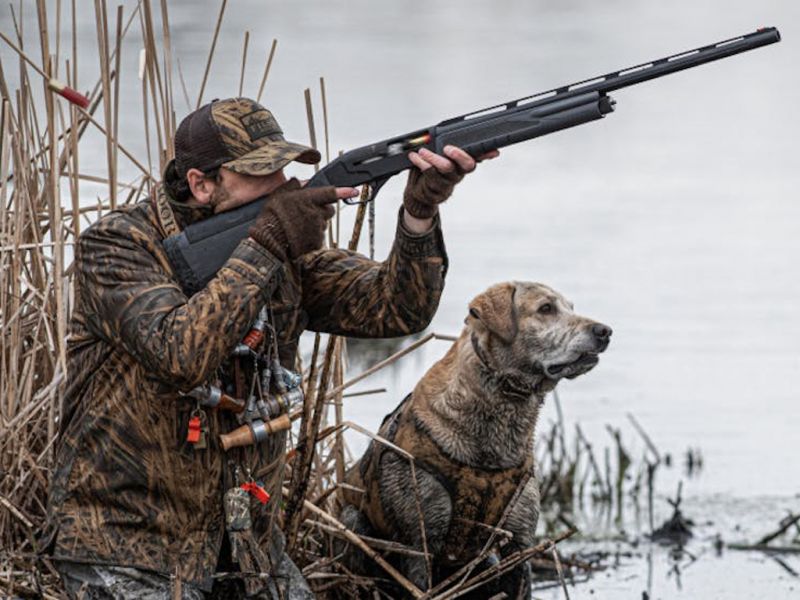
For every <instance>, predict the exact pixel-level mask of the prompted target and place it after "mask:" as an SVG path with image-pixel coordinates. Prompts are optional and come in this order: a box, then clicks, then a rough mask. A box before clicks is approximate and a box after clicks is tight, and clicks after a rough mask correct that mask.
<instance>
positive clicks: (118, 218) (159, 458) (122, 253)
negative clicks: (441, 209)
mask: <svg viewBox="0 0 800 600" xmlns="http://www.w3.org/2000/svg"><path fill="white" fill-rule="evenodd" d="M159 193H160V194H163V192H162V191H159ZM162 198H163V196H162ZM155 204H156V203H155V202H151V201H144V202H140V203H138V204H136V205H133V206H131V207H128V208H123V209H120V210H117V211H115V212H113V213H111V214H110V215H108V216H106V217H104V218H102V219H101V220H99V221H98V222H97V223H96V224H94V225H93V226H92V227H90V228H89V229H88V230H87V231H86V232H85V233H83V235H81V237H80V238H79V240H78V244H77V247H76V257H75V277H76V280H75V281H76V293H75V306H74V310H73V316H72V322H71V329H70V337H69V340H68V349H67V369H68V373H67V375H68V377H67V388H66V391H65V395H64V405H63V417H62V422H61V425H60V437H59V440H58V444H57V448H56V464H55V469H54V473H53V476H52V481H51V490H50V497H49V499H48V528H47V537H48V538H49V540H50V541H51V542H52V543H53V545H52V549H53V550H52V552H53V556H54V557H55V558H60V559H67V560H73V561H81V562H90V563H105V564H114V565H123V566H131V567H137V568H144V569H152V570H155V571H159V572H163V573H170V574H171V573H174V572H175V570H176V568H179V569H180V572H181V575H182V577H183V578H184V579H185V580H188V581H192V582H195V583H197V584H198V585H201V587H204V588H207V587H209V585H210V576H211V575H212V574H213V572H214V570H215V568H216V565H217V559H218V556H219V554H220V548H221V544H222V541H223V536H224V516H223V506H222V498H223V494H224V493H225V491H226V489H228V488H229V487H230V486H232V485H235V481H234V479H233V474H232V473H233V470H234V465H238V466H245V467H246V468H249V469H250V472H251V473H260V474H266V475H265V476H263V477H261V479H262V480H263V481H264V482H265V486H266V487H267V490H268V492H269V493H270V495H271V496H272V497H273V499H274V500H273V501H270V502H269V503H267V505H266V506H262V505H260V504H258V503H256V502H252V504H253V509H252V510H253V530H254V534H255V536H256V539H257V540H259V542H260V543H261V544H264V545H266V544H267V542H268V539H269V531H270V530H271V528H272V525H273V522H274V521H273V520H274V518H275V508H276V507H277V506H278V504H279V502H278V500H279V498H280V485H281V479H282V474H283V473H282V472H283V468H282V467H283V462H284V456H285V452H286V436H285V434H283V433H282V434H276V435H272V436H271V437H270V438H269V440H268V441H267V442H265V443H262V444H260V445H259V446H257V447H255V448H254V447H250V448H237V449H233V450H231V451H230V452H228V453H227V454H225V453H224V452H223V451H222V448H221V447H220V446H219V443H218V435H219V434H220V433H225V432H227V431H231V430H232V429H235V428H236V427H237V426H238V423H237V422H236V421H235V419H233V417H232V415H230V414H229V413H224V412H217V411H213V410H205V411H204V412H205V418H206V423H207V427H208V436H207V439H208V448H207V449H206V450H196V449H194V447H193V446H192V445H191V444H190V443H188V442H187V441H186V433H187V427H188V420H189V418H190V415H191V413H192V411H193V410H194V409H195V408H196V406H195V405H194V404H193V403H192V402H191V401H189V400H188V399H187V398H185V397H182V396H180V395H179V391H185V390H189V389H191V388H192V387H194V386H196V385H198V384H200V383H203V382H206V381H209V380H214V379H216V378H220V377H221V378H222V380H223V381H224V379H225V370H226V368H227V360H228V357H229V355H230V353H231V350H232V349H233V348H234V347H235V346H236V344H237V343H238V342H240V341H241V339H242V337H243V336H244V335H245V334H246V333H247V331H248V330H249V328H250V327H251V325H252V323H253V322H254V321H255V319H256V317H257V315H258V312H259V310H260V309H261V307H262V306H263V305H264V304H265V303H269V306H270V307H271V310H272V312H273V315H274V321H275V329H276V331H277V332H278V335H277V337H278V340H277V342H278V347H279V354H280V359H281V363H282V364H283V365H284V366H285V367H287V368H292V367H293V366H294V361H295V354H296V351H297V344H298V338H299V336H300V334H301V333H302V332H303V330H304V329H308V330H311V331H319V332H327V333H335V334H340V335H345V336H360V337H389V336H402V335H407V334H410V333H414V332H417V331H420V330H422V329H423V328H424V327H426V326H427V324H428V323H429V321H430V319H431V318H432V316H433V314H434V312H435V310H436V307H437V305H438V302H439V297H440V295H441V292H442V287H443V282H444V275H445V273H446V268H447V258H446V254H445V250H444V244H443V241H442V236H441V230H440V228H439V226H438V223H437V225H436V226H435V227H434V228H433V229H432V230H431V231H430V232H428V233H425V234H421V235H414V234H411V233H410V232H408V231H407V230H405V229H404V227H403V225H402V224H401V223H400V224H398V228H397V235H396V237H395V241H394V245H393V247H392V250H391V252H390V254H389V257H388V258H387V259H386V260H385V261H384V262H375V261H372V260H369V259H367V258H366V257H364V256H362V255H360V254H357V253H354V252H349V251H346V250H335V249H323V250H319V251H316V252H313V253H310V254H307V255H305V256H303V257H301V258H300V259H298V260H297V261H295V262H294V263H291V264H286V265H283V264H281V263H280V262H279V261H278V260H277V259H276V258H275V257H273V256H272V255H271V254H270V253H268V252H267V251H266V250H264V249H263V248H262V247H261V246H259V245H258V244H256V243H255V242H253V241H252V240H249V239H248V240H245V241H242V242H241V243H240V244H239V246H238V247H237V249H236V250H235V251H234V253H233V255H232V256H231V257H230V258H229V260H228V261H227V262H226V263H225V265H224V267H223V268H222V269H220V271H219V272H218V274H217V275H216V277H214V278H213V279H212V280H211V281H210V282H209V283H208V285H207V286H206V287H205V288H204V289H203V290H202V291H200V292H198V293H197V294H195V295H193V296H192V297H191V298H187V297H186V295H184V293H183V291H182V290H181V288H180V287H179V285H178V284H177V282H176V280H175V279H174V276H173V271H172V268H171V266H170V263H169V262H168V259H167V256H166V254H165V252H164V249H163V246H162V240H163V239H164V237H165V232H164V229H163V228H162V225H161V221H160V220H159V218H158V214H157V211H156V208H155ZM171 204H172V206H173V207H174V216H175V220H176V221H177V224H178V226H180V227H185V226H186V225H187V224H189V223H191V222H194V221H197V220H199V219H201V218H205V217H206V216H208V214H207V213H205V214H204V213H203V212H202V211H198V210H197V209H187V208H186V207H185V206H180V207H178V205H177V204H176V203H171Z"/></svg>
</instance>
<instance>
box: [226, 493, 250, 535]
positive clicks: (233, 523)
mask: <svg viewBox="0 0 800 600" xmlns="http://www.w3.org/2000/svg"><path fill="white" fill-rule="evenodd" d="M252 527H253V520H252V519H251V518H250V496H249V495H248V493H247V492H245V491H244V490H243V489H242V488H238V487H235V488H231V489H229V490H228V491H227V492H225V529H227V530H228V531H249V530H250V529H251V528H252Z"/></svg>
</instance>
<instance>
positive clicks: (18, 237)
mask: <svg viewBox="0 0 800 600" xmlns="http://www.w3.org/2000/svg"><path fill="white" fill-rule="evenodd" d="M156 4H157V6H154V5H156ZM53 5H54V6H55V11H56V18H55V29H54V31H51V29H50V28H49V26H48V23H50V22H51V21H50V20H49V17H50V16H51V15H48V10H49V9H51V8H52V6H53ZM226 5H227V0H222V1H221V5H220V10H219V13H218V16H217V20H216V24H215V28H214V33H213V38H212V41H211V47H210V50H209V54H208V57H207V59H206V63H205V70H204V74H203V77H202V81H201V82H200V86H199V91H198V92H197V95H196V104H195V105H196V106H199V105H200V104H201V103H202V101H203V95H204V92H205V88H206V84H207V80H208V76H209V72H210V69H211V65H212V62H213V59H214V54H215V49H216V48H217V44H218V38H219V33H220V30H221V24H222V20H223V16H224V12H225V8H226ZM35 7H36V13H35V18H36V25H37V30H38V32H39V36H40V37H39V41H40V44H39V46H40V48H39V50H40V56H39V57H38V58H36V57H35V56H33V54H32V53H31V52H30V51H29V50H28V49H24V48H23V45H22V39H23V35H22V28H23V26H24V25H25V19H26V18H29V17H27V16H23V15H17V14H16V13H14V9H13V7H12V8H11V9H10V10H11V12H12V21H13V23H14V31H13V32H12V33H8V32H3V34H4V35H3V41H0V44H3V47H4V50H9V51H10V52H5V51H4V53H3V55H2V56H3V60H2V61H0V97H1V102H0V329H2V337H1V338H0V539H2V544H0V594H3V593H9V594H11V595H15V594H16V595H23V596H36V595H39V596H44V597H58V595H59V591H58V582H57V578H56V577H55V572H54V571H53V569H52V567H51V565H49V563H48V562H47V560H46V559H42V558H41V557H40V556H38V553H39V552H40V550H41V548H39V546H38V541H37V538H38V535H39V534H40V533H41V529H42V526H43V523H44V519H45V510H46V507H45V504H46V498H47V489H48V478H49V476H50V470H51V467H52V464H53V454H54V444H55V443H56V440H57V430H58V426H59V423H60V410H61V399H62V394H63V391H64V385H65V383H66V382H65V364H66V334H67V326H68V321H69V318H70V312H71V308H72V305H73V295H74V288H73V282H72V273H71V260H72V247H73V245H74V244H75V240H76V239H77V237H78V236H79V235H80V233H81V231H83V230H85V228H86V227H87V226H89V225H90V224H91V223H93V222H94V221H95V220H97V219H98V218H100V217H101V216H103V215H104V214H106V213H107V212H108V211H110V210H113V209H114V208H116V207H117V206H120V205H124V204H128V203H131V202H135V201H138V200H139V199H142V198H144V197H146V196H147V195H149V194H150V193H152V191H153V184H154V183H155V182H156V181H157V180H158V179H159V174H160V173H161V172H163V169H164V167H165V166H166V163H167V162H168V161H169V160H170V159H171V158H172V156H173V148H172V138H173V136H174V133H175V129H176V123H177V121H176V110H175V106H174V94H173V72H174V69H173V65H177V66H178V75H179V78H180V82H181V87H182V95H183V97H184V99H185V101H186V104H187V105H191V101H190V98H191V96H190V94H189V90H188V89H187V86H186V83H185V81H184V79H183V73H182V72H181V70H180V67H179V65H180V62H179V61H178V57H177V55H176V54H177V53H176V49H175V48H174V47H173V45H172V40H171V36H170V31H169V15H168V2H167V0H161V1H160V2H159V3H154V2H152V1H151V0H141V2H139V3H138V4H137V5H136V6H135V7H134V8H133V9H132V10H131V11H130V12H128V13H127V14H126V13H125V10H123V7H121V6H119V7H116V9H114V8H113V7H112V6H109V3H108V2H107V0H95V2H94V5H93V9H94V16H95V35H96V43H97V52H98V57H99V58H98V65H97V66H98V67H99V73H100V76H99V78H98V80H97V81H95V82H86V81H84V80H79V73H80V70H79V69H78V58H77V56H78V53H77V35H76V31H75V23H76V16H75V11H76V0H72V2H71V3H70V16H71V24H72V35H71V36H70V39H71V43H70V44H62V41H61V36H60V33H61V31H62V29H63V28H62V23H61V19H62V16H63V15H62V11H61V8H62V2H60V1H56V2H54V3H51V5H48V3H47V2H46V1H45V0H37V2H36V5H35ZM159 22H160V23H161V30H160V33H159V30H158V28H157V24H158V23H159ZM136 25H138V32H137V27H136ZM135 35H138V36H139V39H140V42H141V51H140V71H139V80H140V84H139V85H140V86H141V89H137V90H135V94H132V95H134V96H135V97H141V106H140V110H141V113H142V123H143V125H144V130H143V133H144V137H145V139H146V140H147V149H146V156H144V157H138V156H136V155H134V154H133V153H132V152H131V151H130V150H129V149H128V148H127V147H126V145H125V143H124V142H123V141H122V140H121V139H120V126H119V122H120V98H121V95H122V94H123V93H129V94H130V90H124V89H123V84H122V81H121V79H122V78H121V77H120V69H121V68H123V65H127V64H130V61H129V60H123V58H122V52H123V41H124V40H125V39H126V37H128V36H135ZM249 42H250V36H249V33H247V34H246V35H245V38H244V43H243V50H242V59H241V70H240V77H239V82H240V83H239V89H240V91H244V93H247V89H246V88H247V87H248V85H247V82H248V80H247V78H246V61H247V54H248V47H249V45H250V44H249ZM276 46H277V41H273V42H272V45H271V48H270V50H269V54H268V58H267V60H266V64H265V66H264V70H263V75H262V76H261V79H260V82H259V85H258V89H257V97H258V98H259V99H260V98H261V96H262V94H263V92H264V88H265V85H266V82H267V77H268V74H269V71H270V68H271V65H272V62H273V59H274V56H275V50H276ZM64 50H66V51H67V52H68V53H69V56H68V57H63V56H61V52H62V51H64ZM249 50H250V51H251V52H252V49H249ZM9 57H11V58H9ZM60 69H63V77H64V78H65V79H66V81H67V83H68V84H69V85H70V86H72V87H74V88H76V89H83V90H86V89H88V90H89V91H88V92H87V97H88V99H89V104H88V106H87V108H85V109H84V108H80V107H78V106H76V105H74V104H70V103H68V102H67V101H65V100H64V99H62V98H60V97H57V96H56V95H54V93H53V92H52V91H51V90H50V88H49V87H48V80H49V79H50V78H51V77H56V76H57V75H58V73H59V70H60ZM10 70H16V71H18V72H19V87H18V89H14V90H11V89H9V86H8V82H7V78H6V75H5V74H6V73H7V72H9V71H10ZM253 83H255V82H253ZM89 84H91V85H89ZM320 94H321V99H322V116H323V127H322V131H323V133H324V148H325V156H326V158H328V159H330V140H329V139H328V116H329V115H328V106H327V98H326V89H325V82H324V80H323V79H320ZM307 109H308V115H309V132H310V136H311V137H312V143H313V145H315V146H316V131H317V129H316V127H315V123H314V117H313V112H312V111H311V92H310V91H307ZM181 112H183V111H181ZM90 129H93V130H95V131H97V132H99V133H100V134H101V135H102V136H103V138H104V144H105V164H102V165H97V164H93V165H85V164H81V156H82V155H83V153H82V152H81V146H82V143H83V140H84V134H85V133H86V132H87V131H89V130H90ZM131 168H132V169H133V170H134V171H135V172H136V176H135V177H134V178H133V179H132V180H130V181H121V180H120V174H121V173H124V172H127V171H130V170H131ZM90 171H94V172H98V171H99V173H100V175H95V174H90ZM98 190H100V192H99V193H98ZM367 194H368V190H366V189H365V190H364V191H363V195H362V199H365V198H366V197H367ZM366 206H367V205H365V204H361V205H360V206H359V208H358V212H357V215H356V220H355V226H354V229H353V232H352V234H351V235H350V237H349V239H348V241H347V243H346V245H347V247H348V248H350V249H352V250H355V249H357V248H358V246H359V240H360V238H361V230H362V226H363V223H364V221H365V218H367V215H368V214H369V218H368V223H369V224H370V227H369V249H370V253H372V252H373V248H374V228H373V227H372V223H373V221H374V207H373V206H372V205H370V209H369V213H368V211H367V208H366ZM335 223H336V227H335V228H331V230H330V231H329V243H330V244H331V245H332V246H337V247H338V246H340V244H341V243H342V242H341V240H340V235H341V234H342V232H341V231H340V228H339V223H340V221H339V220H338V215H337V220H336V221H335ZM436 339H439V340H450V341H452V339H453V338H452V337H450V336H442V335H438V334H433V333H431V334H428V335H427V336H424V337H422V338H420V339H418V340H417V341H415V342H413V343H411V344H410V345H408V346H407V347H406V348H405V349H402V350H400V351H399V352H397V353H395V354H394V355H393V356H390V357H389V358H387V359H385V360H381V361H378V362H377V363H376V364H375V365H374V366H372V367H370V368H368V369H367V370H366V371H364V372H363V373H361V374H358V375H356V376H354V377H350V378H347V373H348V365H347V344H346V340H345V339H343V338H337V337H334V336H330V337H328V338H324V337H319V336H318V337H317V339H316V341H315V344H314V351H313V353H312V356H311V359H310V363H309V367H308V371H307V373H306V378H305V384H304V385H305V389H306V390H307V403H306V405H305V407H304V409H303V411H302V418H301V420H300V423H299V425H298V426H297V428H296V431H295V436H296V439H295V440H293V442H296V444H295V445H294V447H295V448H296V449H295V450H292V451H290V452H289V461H288V462H289V465H288V468H287V470H286V473H287V477H286V480H285V482H284V483H285V485H286V499H287V508H286V511H285V513H284V514H283V515H282V517H283V526H284V530H285V531H286V532H287V534H288V535H287V538H288V542H289V548H290V549H291V550H292V552H293V557H294V558H295V559H296V560H297V562H298V563H299V564H300V565H301V566H302V567H303V569H304V572H305V573H306V575H307V576H309V578H310V580H311V581H312V582H313V584H314V586H315V588H317V591H318V592H320V593H324V592H325V591H326V590H332V589H334V588H338V589H340V590H351V591H352V590H359V589H360V590H363V589H371V588H374V582H373V581H371V580H369V579H366V578H363V577H359V576H356V575H354V574H350V573H347V572H346V571H345V570H344V569H343V567H342V566H341V565H339V564H338V563H337V557H335V556H332V555H331V554H330V552H329V548H330V543H329V542H330V540H331V539H332V538H333V537H344V538H346V539H347V540H348V541H350V542H351V543H353V544H355V545H357V546H359V547H361V548H362V549H363V550H364V551H365V552H366V553H367V554H368V555H370V556H372V557H373V558H374V560H375V561H376V563H377V564H378V565H379V566H380V567H381V568H382V569H383V570H384V571H385V573H386V576H387V577H389V578H391V579H393V580H394V581H395V582H397V583H399V584H400V585H401V586H402V587H403V588H404V589H405V590H406V591H407V592H408V593H409V594H411V595H412V596H416V597H421V596H423V594H422V592H421V591H420V590H418V589H416V588H415V587H414V586H413V584H411V583H410V582H409V581H407V580H405V578H404V577H403V576H402V574H400V573H399V572H397V571H395V570H394V569H393V567H392V566H391V564H390V562H388V560H387V559H386V558H385V557H386V556H387V555H389V554H391V553H398V552H400V553H402V552H406V553H409V552H410V553H413V552H416V551H414V550H412V549H409V548H404V547H401V546H400V545H399V544H396V543H392V542H386V541H381V540H373V539H369V538H363V537H359V536H357V535H356V534H355V533H353V532H350V531H348V530H347V529H346V528H344V526H342V525H341V523H339V522H338V520H337V519H336V518H335V516H334V514H332V510H331V501H332V498H333V496H334V493H335V491H336V490H337V489H338V487H339V486H340V485H342V483H341V482H342V480H343V476H344V473H345V469H346V467H347V465H348V464H349V463H350V462H351V457H350V452H349V450H348V448H347V444H346V443H345V439H344V437H343V433H344V431H345V430H347V429H351V430H353V431H357V432H360V433H362V434H364V435H367V436H369V437H371V438H372V439H378V438H377V436H376V435H375V434H374V433H372V432H369V431H367V430H365V429H364V428H363V427H361V426H360V425H358V424H357V423H355V422H352V421H348V420H346V419H345V414H344V407H343V404H342V398H343V397H344V392H345V391H346V390H348V389H349V388H351V387H352V386H353V385H355V384H356V383H359V382H361V381H362V380H364V379H365V378H367V377H369V376H370V375H372V374H373V373H375V372H377V371H379V370H380V369H383V368H386V367H388V366H390V365H392V364H393V363H394V362H396V361H397V360H400V359H402V358H403V357H404V356H407V355H408V354H409V353H411V352H413V351H415V350H416V349H418V348H419V347H421V346H422V345H423V344H426V343H428V342H430V341H432V340H436ZM323 349H324V351H323ZM320 355H322V358H321V359H320ZM298 362H300V360H299V357H298ZM331 407H333V408H331ZM562 433H563V429H562ZM561 437H562V436H560V435H559V439H561ZM554 439H555V438H554ZM553 443H555V442H553ZM560 443H561V446H562V449H564V448H565V444H564V442H563V439H562V440H561V442H560ZM407 459H408V460H409V461H411V464H412V468H413V458H411V457H410V456H407ZM563 466H564V465H563V463H559V466H558V468H557V469H555V471H556V472H558V473H561V469H562V468H563ZM598 472H599V471H598ZM571 477H572V479H571V481H573V483H574V481H575V479H574V477H575V473H574V472H573V474H572V475H571ZM547 485H548V490H550V489H557V488H563V486H564V484H563V483H559V482H557V481H555V480H552V481H550V482H549V483H548V484H547ZM414 492H415V495H416V490H414ZM548 493H549V492H548ZM417 500H418V497H417ZM417 506H418V507H419V502H417ZM420 523H421V515H420ZM571 532H572V530H571V529H570V530H568V532H567V534H562V537H563V536H565V535H568V534H569V535H571ZM557 539H558V536H556V537H555V538H554V540H553V541H550V540H546V541H544V542H543V543H542V544H541V545H540V547H537V548H535V549H529V550H526V551H525V552H523V553H515V554H514V555H512V556H510V557H507V558H506V559H504V560H503V561H502V562H501V563H500V564H498V565H495V567H493V568H492V569H491V570H490V571H484V572H476V571H474V566H475V564H477V563H478V562H479V561H480V560H481V559H482V558H483V556H479V557H476V560H475V561H474V564H472V565H468V566H467V567H466V568H465V569H463V572H461V573H460V574H459V575H458V577H454V578H451V580H450V581H448V582H444V583H442V584H439V585H438V586H437V587H436V588H435V590H434V593H432V594H428V595H427V596H426V597H430V598H433V597H435V598H451V597H455V596H456V595H458V594H459V593H463V592H464V591H466V590H468V589H470V588H471V587H473V586H475V585H477V584H479V583H482V582H484V581H486V580H487V579H489V578H492V577H495V576H497V575H499V574H500V573H502V572H503V571H504V570H508V569H510V568H513V567H514V566H515V565H517V564H519V562H520V561H524V560H530V559H531V558H532V557H534V556H540V555H541V556H544V555H546V554H552V551H553V547H554V543H555V541H557ZM493 540H494V542H497V543H502V541H503V535H502V523H501V524H500V525H499V527H498V528H497V535H496V536H495V535H493ZM490 550H491V547H490V546H487V548H486V549H485V552H488V551H490ZM424 554H425V555H426V556H427V551H425V552H424ZM428 558H429V557H428ZM178 583H179V582H178Z"/></svg>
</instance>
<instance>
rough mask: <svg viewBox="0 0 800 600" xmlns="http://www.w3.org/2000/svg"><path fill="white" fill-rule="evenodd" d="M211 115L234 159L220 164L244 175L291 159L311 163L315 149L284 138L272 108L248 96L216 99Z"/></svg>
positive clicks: (316, 157)
mask: <svg viewBox="0 0 800 600" xmlns="http://www.w3.org/2000/svg"><path fill="white" fill-rule="evenodd" d="M211 116H212V119H213V120H214V124H215V126H216V128H217V130H218V132H219V135H220V138H221V140H222V143H223V144H224V145H225V147H226V148H227V149H228V152H229V153H230V154H231V155H233V156H236V157H238V158H236V159H235V160H232V161H229V162H226V163H223V165H222V166H223V167H225V168H227V169H230V170H231V171H235V172H236V173H243V174H245V175H269V174H270V173H275V172H276V171H278V170H279V169H281V168H283V167H284V166H286V165H287V164H289V163H290V162H291V161H293V160H296V161H298V162H302V163H308V164H314V163H318V162H319V160H320V154H319V152H318V151H317V150H315V149H313V148H309V147H308V146H303V145H302V144H296V143H294V142H287V141H286V139H285V138H284V137H283V131H282V130H281V128H280V126H279V125H278V122H277V121H276V120H275V117H274V115H273V114H272V112H270V111H269V110H267V109H266V108H264V107H263V106H261V105H260V104H258V103H257V102H254V101H253V100H250V99H248V98H230V99H228V100H218V101H216V102H214V103H212V105H211Z"/></svg>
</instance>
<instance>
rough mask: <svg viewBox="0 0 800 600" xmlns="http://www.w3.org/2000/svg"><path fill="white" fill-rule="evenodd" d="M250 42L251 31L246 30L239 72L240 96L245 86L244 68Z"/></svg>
mask: <svg viewBox="0 0 800 600" xmlns="http://www.w3.org/2000/svg"><path fill="white" fill-rule="evenodd" d="M249 43H250V32H249V31H245V32H244V47H243V48H242V70H241V73H240V74H239V94H238V95H239V96H241V95H242V89H243V88H244V70H245V67H246V66H247V45H248V44H249Z"/></svg>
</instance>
